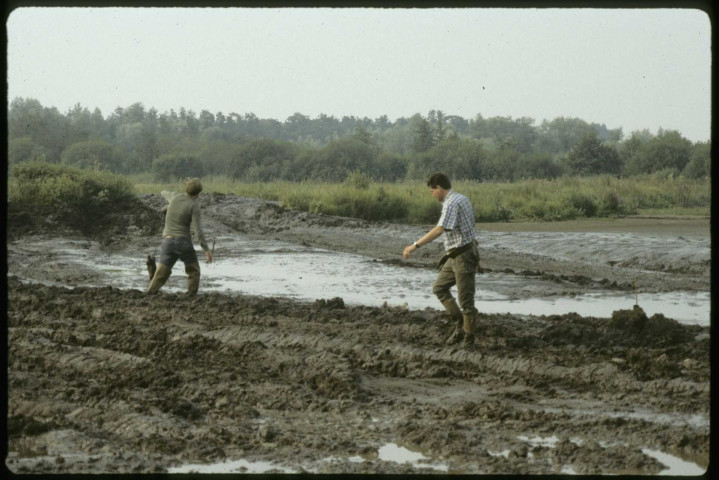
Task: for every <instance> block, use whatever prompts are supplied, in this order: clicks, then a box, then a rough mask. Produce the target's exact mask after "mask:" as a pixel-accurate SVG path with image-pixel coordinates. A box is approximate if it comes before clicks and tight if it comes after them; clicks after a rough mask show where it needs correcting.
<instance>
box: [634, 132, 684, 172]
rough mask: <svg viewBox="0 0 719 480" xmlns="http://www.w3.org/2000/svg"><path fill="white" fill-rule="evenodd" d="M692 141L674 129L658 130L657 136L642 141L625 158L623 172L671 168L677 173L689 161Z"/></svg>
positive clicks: (654, 170) (655, 170)
mask: <svg viewBox="0 0 719 480" xmlns="http://www.w3.org/2000/svg"><path fill="white" fill-rule="evenodd" d="M691 153H692V143H691V142H690V141H689V140H687V139H686V138H684V137H682V136H681V134H679V132H677V131H675V130H667V131H664V130H660V131H659V132H658V133H657V136H656V137H654V138H653V139H651V140H650V141H648V142H646V143H643V144H641V145H640V146H639V148H638V149H637V150H636V152H635V153H634V155H631V156H630V157H629V158H627V163H626V165H625V169H624V173H625V174H627V175H636V174H641V173H654V172H657V171H659V170H666V169H671V170H673V171H674V172H675V173H676V174H677V175H678V174H679V173H680V172H681V171H682V170H684V167H686V166H687V164H688V163H689V158H690V156H691Z"/></svg>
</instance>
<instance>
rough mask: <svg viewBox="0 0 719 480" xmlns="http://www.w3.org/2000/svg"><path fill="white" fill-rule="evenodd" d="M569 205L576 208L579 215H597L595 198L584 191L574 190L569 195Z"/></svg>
mask: <svg viewBox="0 0 719 480" xmlns="http://www.w3.org/2000/svg"><path fill="white" fill-rule="evenodd" d="M569 205H570V206H571V207H572V208H574V209H575V210H576V211H577V213H578V214H579V215H584V216H585V217H594V216H596V215H597V204H596V203H594V200H593V199H592V198H591V197H590V196H588V195H584V194H582V193H577V192H574V193H572V195H571V196H570V197H569Z"/></svg>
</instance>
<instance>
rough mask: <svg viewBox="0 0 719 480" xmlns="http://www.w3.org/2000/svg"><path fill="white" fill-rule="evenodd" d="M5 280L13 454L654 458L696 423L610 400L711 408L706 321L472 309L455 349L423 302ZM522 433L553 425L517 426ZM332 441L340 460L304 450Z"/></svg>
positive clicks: (371, 469) (122, 463)
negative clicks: (401, 452) (478, 312)
mask: <svg viewBox="0 0 719 480" xmlns="http://www.w3.org/2000/svg"><path fill="white" fill-rule="evenodd" d="M8 297H9V300H10V302H9V304H8V345H9V351H8V360H9V365H8V406H9V410H8V420H9V424H10V425H11V426H12V428H11V429H9V451H10V452H11V453H12V456H11V457H10V458H9V459H8V466H10V468H11V469H13V467H14V468H16V469H20V468H21V467H22V468H24V470H23V471H26V472H95V473H97V472H113V471H121V472H122V471H124V472H133V471H134V472H151V471H165V470H166V469H167V468H169V467H170V466H173V465H177V464H178V463H181V462H188V463H207V462H213V461H221V460H223V459H237V458H250V459H254V460H262V459H264V460H271V461H273V462H275V463H277V461H278V459H281V460H282V461H283V462H282V464H283V465H285V466H287V467H288V468H291V469H294V471H301V470H302V469H306V468H310V467H312V468H314V469H315V470H316V471H319V472H357V473H360V472H364V473H378V472H384V473H399V472H415V473H416V472H421V471H427V472H433V473H436V471H432V470H431V469H429V467H425V470H422V467H421V466H408V465H401V464H396V463H393V462H388V461H385V460H380V459H378V457H377V449H378V448H379V447H380V446H382V445H383V444H385V443H387V442H390V441H394V442H398V443H400V444H402V445H405V446H408V447H412V448H415V449H417V450H419V451H422V452H424V453H425V455H427V456H429V457H431V458H433V459H435V460H437V461H439V460H441V461H443V462H447V463H448V464H449V465H450V470H451V471H456V472H464V473H553V472H554V473H556V472H558V471H559V470H561V469H562V468H566V467H567V466H572V468H573V469H574V470H576V471H577V472H580V473H582V472H583V473H622V472H625V473H626V472H641V473H658V472H659V471H661V469H662V466H661V465H659V464H658V463H657V462H656V461H654V460H653V459H652V458H651V457H648V456H647V455H645V454H643V453H642V452H641V448H644V447H651V448H657V449H661V450H663V451H667V452H673V453H674V454H677V455H681V456H682V457H683V458H689V459H695V461H698V462H706V461H708V445H709V427H708V424H704V423H702V422H699V423H698V424H693V423H691V422H682V421H674V422H669V421H667V422H659V421H651V419H644V418H641V416H640V417H636V418H632V417H631V416H630V415H627V416H622V412H625V413H627V414H629V413H631V411H632V409H641V411H643V412H648V413H647V415H649V416H651V415H670V414H672V413H673V412H686V413H687V414H695V415H700V416H701V415H706V417H707V418H708V409H709V376H710V375H709V373H710V369H709V339H708V335H707V333H708V328H707V327H696V326H683V325H679V324H676V322H674V321H672V320H670V319H664V318H662V317H657V316H654V317H651V318H646V317H645V316H642V315H641V314H639V312H631V311H630V312H628V313H625V314H621V315H618V316H617V318H612V319H593V318H582V317H579V316H576V315H566V316H556V317H554V316H553V317H543V318H542V317H540V318H537V317H527V318H524V319H519V318H517V317H513V316H511V315H482V317H481V320H480V323H481V325H482V333H481V335H480V341H479V342H478V344H477V350H475V351H470V352H467V351H464V350H461V349H456V348H449V347H445V346H444V345H443V341H444V338H445V337H446V336H447V335H448V334H449V330H450V329H451V326H450V324H449V321H448V320H446V319H445V318H444V317H443V315H442V314H441V313H440V312H438V311H437V310H433V309H425V310H422V311H408V310H404V309H402V308H399V307H346V306H345V305H344V302H342V300H341V299H330V300H318V301H316V302H314V303H302V302H293V301H291V300H287V299H273V298H269V299H268V298H257V297H243V296H227V295H222V294H217V293H212V294H201V295H199V296H198V297H195V298H187V297H184V296H183V295H180V294H161V295H159V296H156V297H147V296H145V295H143V294H142V293H141V292H138V291H132V290H130V291H122V290H118V289H114V288H84V287H79V288H76V289H73V290H70V289H64V288H58V287H47V286H42V285H31V284H22V283H20V282H18V281H17V280H16V279H14V278H12V277H11V278H9V279H8ZM649 327H651V328H653V329H654V330H655V331H658V332H660V333H661V334H657V335H652V334H650V333H649V332H648V331H647V330H646V329H647V328H649ZM660 358H661V359H662V360H661V361H658V360H657V359H660ZM688 359H691V360H692V361H691V362H688V361H687V360H688ZM598 404H600V405H601V407H600V408H598V406H597V405H598ZM612 414H618V415H616V416H613V415H612ZM674 418H676V417H674ZM679 420H681V419H679ZM60 432H73V433H72V435H70V434H69V433H67V434H65V433H63V434H61V433H60ZM532 435H539V436H545V437H549V436H552V435H555V436H557V437H558V438H559V442H558V443H557V445H556V446H554V447H551V448H550V447H546V446H537V445H533V444H532V443H531V442H528V441H526V440H521V438H520V437H525V436H532ZM63 438H64V440H63ZM577 438H579V439H581V442H578V443H577V442H573V441H572V439H575V440H576V439H577ZM591 439H594V440H597V441H603V442H605V443H606V444H605V445H604V446H602V445H597V444H595V443H596V442H595V443H591V441H590V440H591ZM53 442H55V443H53ZM58 442H60V443H59V444H58ZM611 442H620V443H621V444H622V445H623V446H622V447H621V448H620V447H617V446H613V445H612V444H611ZM503 450H509V451H510V453H509V454H508V455H506V456H505V455H496V453H497V452H501V451H503ZM22 452H26V453H25V454H23V453H22ZM27 452H29V453H27ZM43 452H44V453H43ZM47 452H52V455H56V457H55V460H56V461H55V460H53V461H48V459H47V458H46V457H47ZM622 452H624V453H622ZM43 455H44V456H43ZM328 455H333V456H336V457H337V458H339V459H340V460H338V461H337V462H334V463H327V462H325V463H322V462H319V460H318V459H322V458H325V457H327V456H328ZM358 455H359V456H361V457H362V458H363V459H364V461H363V462H362V463H354V462H351V461H349V460H347V458H349V457H351V456H358ZM57 458H62V459H63V460H61V461H60V460H57ZM33 459H34V460H33ZM342 459H345V460H342ZM58 462H59V463H58ZM318 462H319V463H318ZM315 470H313V471H315Z"/></svg>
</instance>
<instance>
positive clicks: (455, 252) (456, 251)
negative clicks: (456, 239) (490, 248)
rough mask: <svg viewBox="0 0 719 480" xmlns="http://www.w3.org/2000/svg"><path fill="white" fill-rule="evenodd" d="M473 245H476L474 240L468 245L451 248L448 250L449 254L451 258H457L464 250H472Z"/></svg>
mask: <svg viewBox="0 0 719 480" xmlns="http://www.w3.org/2000/svg"><path fill="white" fill-rule="evenodd" d="M473 245H474V240H472V241H471V242H469V243H468V244H467V245H462V246H461V247H457V248H451V249H450V250H449V251H448V252H447V255H449V258H456V257H458V256H460V255H462V254H463V253H464V252H466V251H468V250H471V249H472V246H473Z"/></svg>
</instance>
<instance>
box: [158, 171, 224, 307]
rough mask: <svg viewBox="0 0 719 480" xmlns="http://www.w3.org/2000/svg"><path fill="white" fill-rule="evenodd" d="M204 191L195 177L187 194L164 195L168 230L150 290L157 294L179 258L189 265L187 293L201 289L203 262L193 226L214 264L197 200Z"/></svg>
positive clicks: (188, 187) (171, 193)
mask: <svg viewBox="0 0 719 480" xmlns="http://www.w3.org/2000/svg"><path fill="white" fill-rule="evenodd" d="M201 191H202V184H201V183H200V180H199V179H198V178H193V179H192V180H190V181H189V182H187V185H186V187H185V193H177V192H168V191H163V192H162V193H161V195H162V196H163V197H164V198H165V200H168V201H169V202H170V204H169V205H168V206H167V213H166V215H165V230H164V231H163V232H162V249H161V252H160V261H159V262H158V265H157V270H156V271H155V274H154V275H153V277H152V280H151V281H150V286H149V287H148V289H147V293H157V292H158V291H159V290H160V288H161V287H162V286H163V285H164V284H165V282H166V281H167V279H168V278H170V273H172V267H173V266H174V265H175V262H176V261H177V259H178V258H179V259H180V260H182V262H183V263H184V264H185V272H186V273H187V293H188V294H189V295H196V294H197V290H198V289H199V288H200V262H199V261H198V260H197V254H196V253H195V247H194V246H193V245H192V236H191V234H190V226H191V225H192V226H194V230H195V235H196V236H197V238H198V239H199V240H200V246H202V250H204V251H205V256H206V257H207V263H212V253H211V252H210V249H209V248H208V247H207V240H206V239H205V233H204V232H203V231H202V224H201V223H200V204H199V202H198V201H197V199H198V197H199V196H200V192H201Z"/></svg>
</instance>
